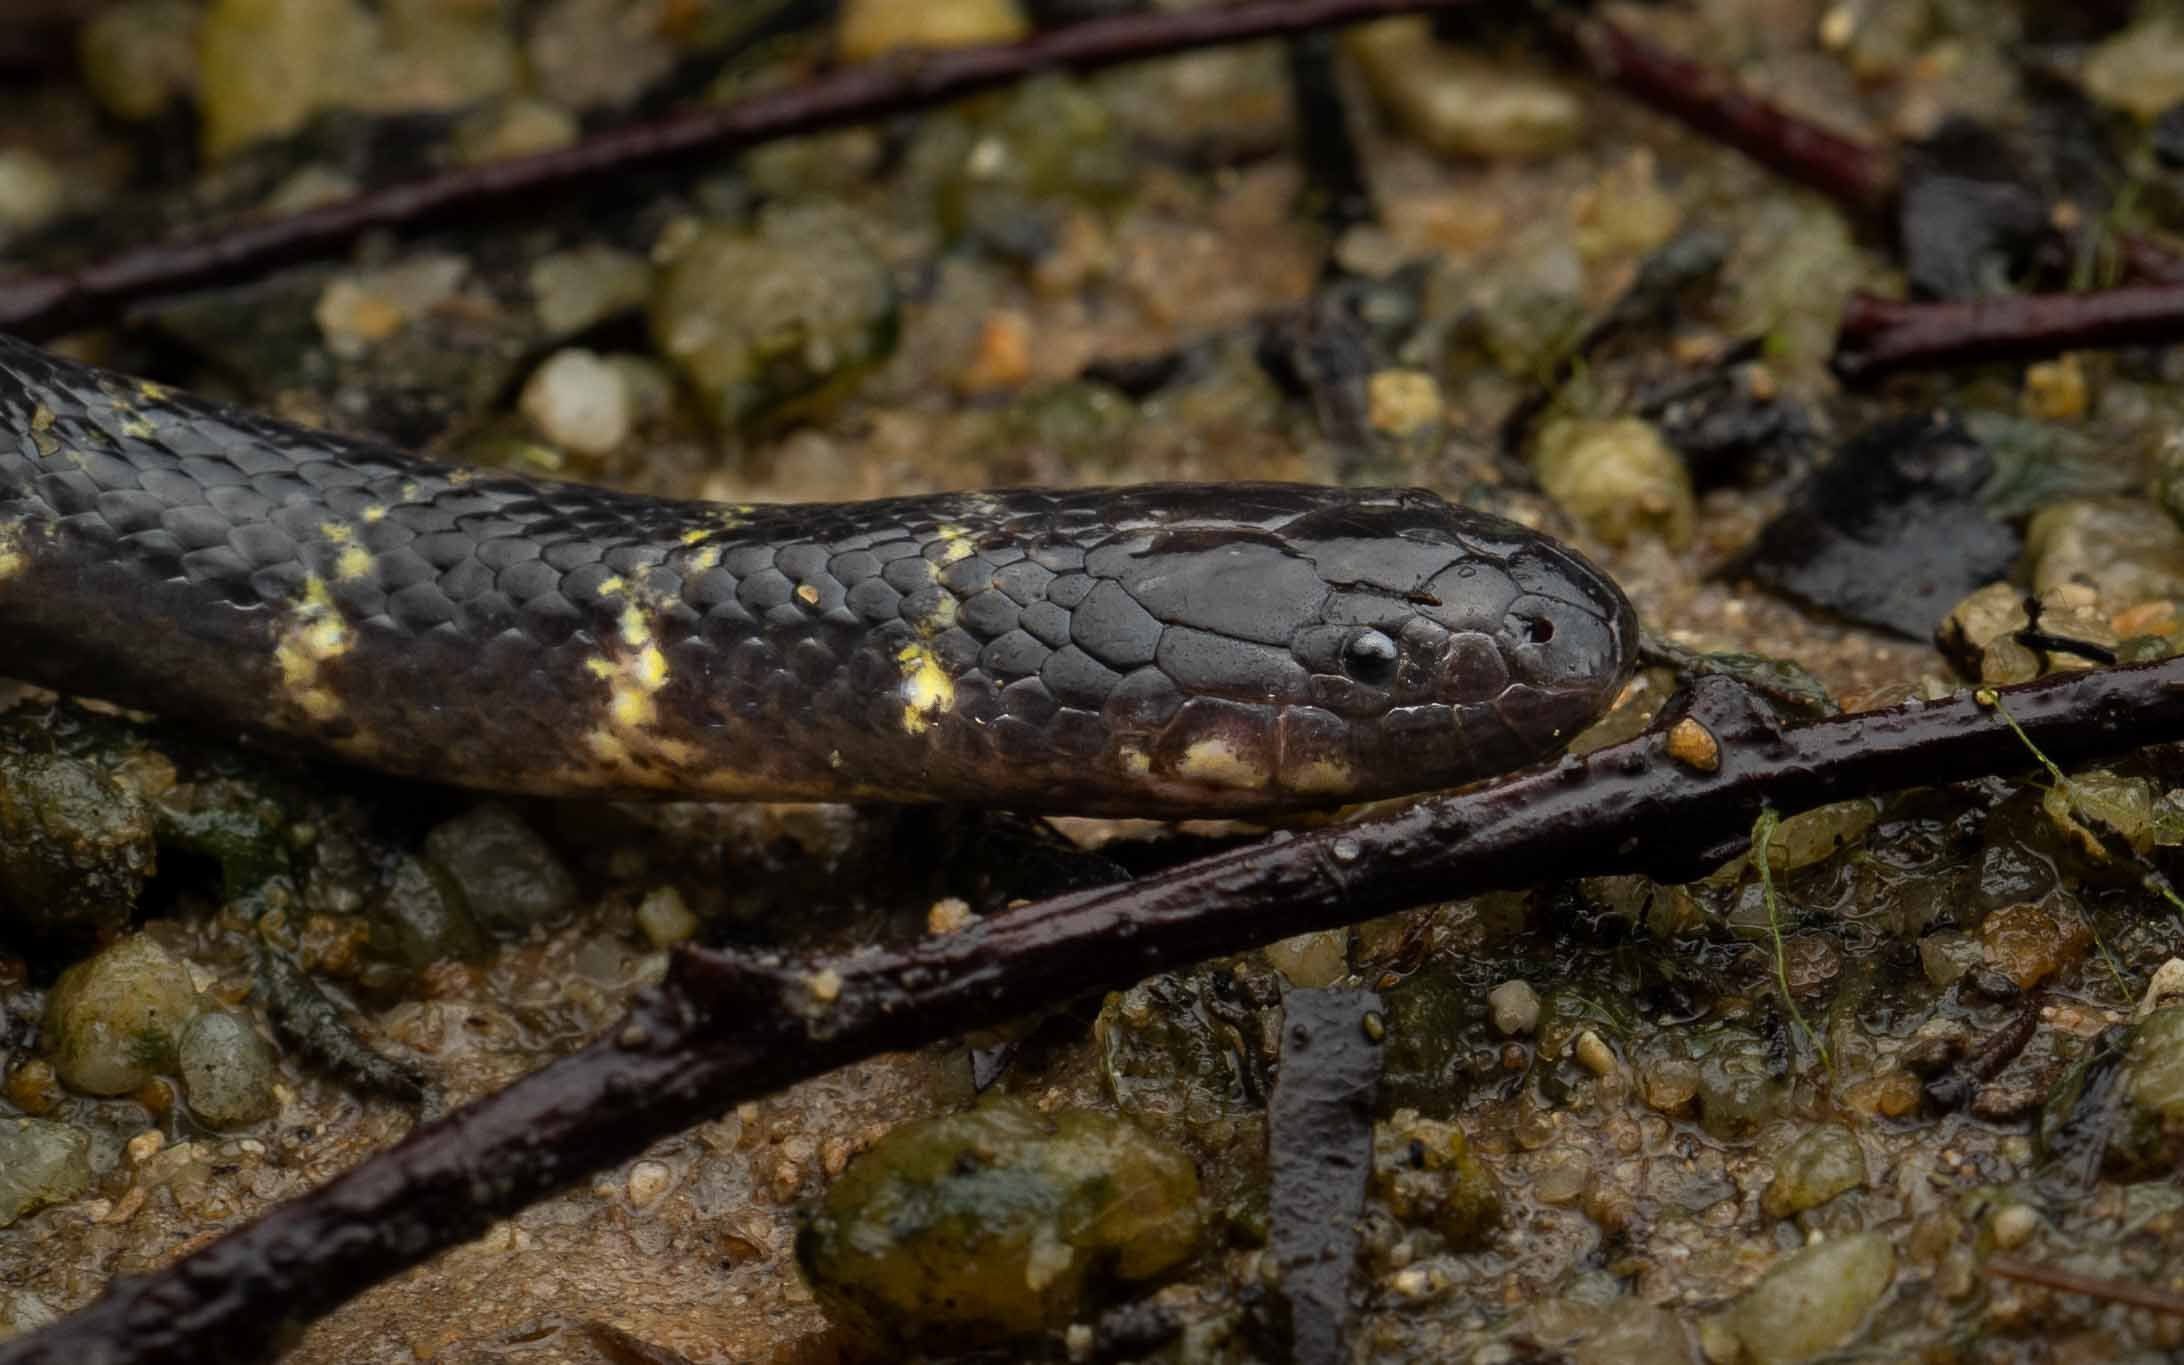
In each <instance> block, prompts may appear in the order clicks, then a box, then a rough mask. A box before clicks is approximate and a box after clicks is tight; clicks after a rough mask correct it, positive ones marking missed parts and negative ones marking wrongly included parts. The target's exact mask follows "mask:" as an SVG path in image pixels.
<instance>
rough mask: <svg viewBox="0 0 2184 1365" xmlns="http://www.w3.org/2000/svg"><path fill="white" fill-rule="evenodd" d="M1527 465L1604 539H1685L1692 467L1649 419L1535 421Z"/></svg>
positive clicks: (1679, 544)
mask: <svg viewBox="0 0 2184 1365" xmlns="http://www.w3.org/2000/svg"><path fill="white" fill-rule="evenodd" d="M1531 458H1532V467H1533V469H1534V470H1535V471H1536V472H1537V473H1538V475H1539V483H1540V487H1541V488H1543V489H1545V490H1546V491H1547V495H1548V496H1549V497H1552V498H1553V499H1554V500H1555V501H1556V502H1558V503H1561V504H1562V506H1563V507H1564V508H1565V509H1566V510H1567V511H1568V512H1569V513H1570V515H1571V516H1573V517H1576V518H1577V519H1578V520H1579V521H1582V522H1584V523H1585V525H1586V526H1587V527H1589V528H1590V529H1591V530H1592V532H1593V534H1594V535H1597V536H1599V537H1600V538H1601V539H1602V540H1604V541H1606V542H1607V543H1608V544H1610V545H1617V546H1620V545H1626V544H1629V543H1630V541H1631V540H1633V539H1634V538H1637V537H1639V536H1658V537H1659V538H1660V539H1661V540H1662V541H1663V542H1665V543H1666V544H1667V545H1668V547H1669V548H1670V549H1673V550H1680V549H1683V548H1684V547H1685V546H1687V545H1689V544H1690V543H1691V534H1692V528H1693V526H1694V525H1695V524H1696V519H1697V516H1698V503H1697V496H1696V494H1695V493H1694V492H1693V491H1692V486H1691V471H1690V469H1689V468H1687V467H1686V466H1685V464H1684V462H1683V457H1682V456H1680V455H1678V454H1677V453H1676V452H1675V451H1674V450H1673V449H1672V448H1670V446H1669V444H1668V442H1667V441H1665V440H1663V439H1662V437H1661V433H1660V431H1659V429H1658V428H1656V427H1654V426H1653V424H1652V423H1650V422H1645V421H1641V420H1639V419H1638V418H1635V417H1619V418H1615V419H1613V420H1610V421H1579V420H1575V419H1569V418H1564V419H1558V420H1556V421H1551V422H1547V423H1545V424H1544V425H1542V426H1541V428H1540V432H1539V439H1538V440H1537V441H1536V442H1535V443H1534V445H1533V449H1532V457H1531Z"/></svg>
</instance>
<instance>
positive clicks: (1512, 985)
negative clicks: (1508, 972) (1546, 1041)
mask: <svg viewBox="0 0 2184 1365" xmlns="http://www.w3.org/2000/svg"><path fill="white" fill-rule="evenodd" d="M1486 1007H1487V1009H1488V1010H1490V1011H1491V1012H1492V1014H1493V1019H1494V1031H1495V1032H1496V1033H1499V1034H1501V1036H1502V1037H1504V1038H1515V1037H1518V1036H1519V1035H1522V1034H1528V1033H1530V1032H1532V1031H1533V1030H1534V1029H1536V1028H1538V1027H1539V992H1538V991H1535V990H1533V989H1532V985H1531V983H1530V982H1528V981H1515V980H1512V981H1504V982H1502V983H1501V984H1500V985H1499V986H1496V987H1495V988H1494V989H1493V990H1490V991H1488V992H1487V993H1486Z"/></svg>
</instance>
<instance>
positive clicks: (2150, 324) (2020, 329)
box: [1835, 284, 2184, 382]
mask: <svg viewBox="0 0 2184 1365" xmlns="http://www.w3.org/2000/svg"><path fill="white" fill-rule="evenodd" d="M2176 341H2184V285H2177V284H2140V285H2126V286H2124V287H2122V288H2118V289H2102V290H2097V291H2095V292H2092V293H2087V294H2009V295H2003V296H2000V297H1996V298H1991V299H1954V300H1945V301H1941V302H1935V303H1906V302H1903V301H1901V300H1897V299H1884V298H1879V297H1876V296H1874V295H1872V294H1853V295H1851V296H1850V299H1849V300H1848V302H1846V303H1845V305H1844V307H1843V321H1842V330H1841V332H1840V333H1839V334H1838V336H1837V338H1836V349H1835V369H1836V373H1838V374H1839V375H1841V376H1842V377H1843V378H1844V379H1846V380H1850V381H1854V382H1855V381H1863V380H1869V379H1874V378H1877V377H1879V376H1881V375H1884V374H1887V373H1889V372H1890V371H1893V370H1901V369H1908V368H1911V367H1913V366H1935V365H1964V364H1971V363H1974V362H1979V361H1989V360H2030V359H2037V358H2039V357H2041V356H2050V355H2055V354H2058V353H2059V352H2062V351H2068V350H2077V349H2081V348H2089V347H2090V348H2098V347H2116V346H2152V345H2164V344H2168V343H2171V342H2176Z"/></svg>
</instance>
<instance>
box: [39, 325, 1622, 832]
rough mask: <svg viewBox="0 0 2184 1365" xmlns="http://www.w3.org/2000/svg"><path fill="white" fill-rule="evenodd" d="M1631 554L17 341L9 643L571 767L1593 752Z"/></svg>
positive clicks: (1092, 805) (521, 774)
mask: <svg viewBox="0 0 2184 1365" xmlns="http://www.w3.org/2000/svg"><path fill="white" fill-rule="evenodd" d="M1636 638H1637V628H1636V624H1635V621H1634V620H1633V617H1632V614H1631V609H1630V606H1629V604H1628V602H1626V601H1625V600H1624V598H1623V595H1622V594H1621V593H1620V592H1619V591H1618V590H1617V589H1616V587H1615V585H1614V584H1613V583H1612V582H1610V581H1609V580H1608V579H1607V578H1606V577H1605V576H1604V575H1602V574H1601V573H1600V572H1599V571H1598V570H1596V569H1594V568H1593V567H1592V566H1591V565H1589V564H1587V563H1586V562H1585V561H1584V560H1583V559H1581V558H1579V557H1578V556H1577V555H1576V554H1574V553H1573V552H1571V551H1570V550H1568V549H1565V548H1563V547H1562V546H1560V545H1557V544H1556V543H1554V542H1553V541H1551V540H1548V539H1547V538H1545V537H1543V536H1540V535H1538V534H1536V533H1534V532H1531V531H1528V530H1526V529H1524V528H1522V527H1520V526H1517V525H1515V524H1513V523H1511V522H1508V521H1505V520H1502V519H1499V518H1496V517H1492V516H1488V515H1485V514H1482V513H1479V512H1474V511H1470V510H1466V509H1463V508H1458V507H1452V506H1450V505H1449V504H1447V503H1445V502H1443V501H1442V500H1441V499H1439V498H1437V497H1435V496H1433V495H1432V494H1430V493H1426V492H1422V491H1418V490H1343V489H1331V488H1314V487H1305V486H1297V485H1284V484H1229V485H1184V484H1169V485H1146V486H1141V487H1133V488H1115V489H1082V490H1074V491H1069V492H1048V491H1036V490H1010V491H1003V492H993V493H954V494H941V495H937V496H931V497H918V498H898V499H890V500H886V501H880V502H866V503H845V504H830V505H804V506H750V507H729V506H724V505H718V504H707V503H687V502H670V501H663V500H660V499H655V498H648V497H638V496H633V495H630V494H624V493H616V492H611V491H607V490H603V489H598V488H589V487H583V486H579V485H574V484H561V483H552V482H545V481H538V480H532V479H526V478H518V477H513V476H509V475H505V474H493V473H474V472H472V471H469V470H464V469H458V468H453V467H449V466H446V465H437V464H430V463H426V462H423V461H420V460H417V459H414V458H412V457H410V456H407V455H404V454H402V453H400V452H397V451H394V450H391V449H388V448H385V447H382V446H378V445H373V444H370V443H368V442H363V441H357V440H350V439H346V438H342V437H337V436H331V435H327V434H325V433H321V432H313V431H309V430H305V429H303V428H300V427H295V426H290V425H287V424H284V423H281V422H277V421H274V420H272V419H270V418H266V417H262V416H258V415H255V414H252V413H250V412H247V411H244V410H241V409H238V408H234V407H230V406H226V405H223V404H218V403H213V402H208V401H205V400H202V399H197V398H193V397H189V396H187V395H184V394H179V393H173V392H170V391H168V390H166V389H163V388H161V387H159V386H157V385H153V384H149V383H145V382H142V381H139V380H134V379H130V378H126V377H124V376H120V375H115V374H110V373H106V372H103V371H99V370H94V369H90V368H87V367H85V366H81V365H77V364H74V363H71V362H68V361H65V360H62V359H59V358H57V357H55V356H52V355H48V354H46V353H45V352H43V351H40V350H38V349H36V348H34V347H32V346H29V345H27V344H25V343H22V342H20V341H16V340H13V339H11V338H5V337H0V639H4V640H6V641H7V644H8V647H9V650H10V652H9V654H8V655H7V656H6V658H5V659H4V660H0V673H5V674H9V675H13V676H16V677H19V678H23V679H26V680H29V681H32V682H36V683H40V684H44V685H46V686H50V687H55V688H59V689H62V690H65V691H70V692H76V693H80V694H84V695H89V696H95V697H102V698H105V699H108V700H111V701H115V702H121V703H124V704H127V705H131V706H136V707H141V708H144V709H147V710H151V711H154V712H158V713H161V714H164V715H169V716H173V717H177V718H182V719H187V720H190V721H194V722H196V723H198V724H200V725H203V726H207V727H211V728H214V729H216V730H220V731H225V732H230V733H248V734H268V733H270V734H277V735H279V736H283V737H286V738H288V739H290V740H295V741H301V742H303V743H305V744H307V745H309V746H312V747H316V748H319V749H322V750H326V751H330V752H332V753H334V754H337V755H339V756H341V757H343V758H346V759H348V760H351V761H354V762H358V763H363V764H368V765H371V766H373V767H377V768H382V769H386V770H389V771H393V772H398V773H404V774H409V775H413V776H417V777H423V778H429V779H433V780H436V781H443V782H451V783H459V784H463V785H467V786H473V787H481V788H489V789H496V790H504V791H514V792H531V793H541V794H580V793H581V794H600V795H604V794H650V795H681V796H690V797H729V798H777V799H814V800H962V801H973V802H981V803H986V804H992V805H1002V806H1015V807H1020V808H1026V809H1040V810H1063V811H1076V812H1084V813H1112V814H1127V815H1209V814H1225V813H1243V812H1252V811H1261V810H1267V809H1273V808H1281V807H1296V806H1310V805H1326V804H1331V803H1335V802H1340V801H1348V800H1357V799H1362V798H1367V797H1373V796H1382V795H1391V794H1398V793H1403V792H1412V791H1420V790H1425V789H1429V788H1434V787H1443V786H1449V785H1453V784H1456V783H1461V782H1465V781H1469V780H1472V779H1475V778H1478V777H1482V776H1486V775H1489V774H1492V773H1496V772H1500V771H1502V770H1504V769H1507V768H1511V767H1514V766H1517V765H1520V764H1522V763H1525V762H1528V761H1531V760H1533V759H1536V758H1539V757H1541V756H1543V755H1545V754H1548V753H1551V752H1553V751H1554V750H1556V749H1557V748H1559V747H1560V746H1561V745H1562V744H1563V743H1564V742H1565V741H1566V740H1567V739H1568V738H1569V737H1570V735H1571V734H1573V733H1574V732H1575V731H1577V730H1578V729H1579V728H1581V727H1583V726H1584V725H1585V724H1587V723H1588V722H1589V721H1590V720H1591V719H1592V718H1593V717H1594V716H1596V715H1597V714H1598V713H1599V712H1600V711H1601V710H1602V709H1603V708H1604V707H1605V706H1606V705H1607V704H1608V703H1609V701H1611V700H1612V699H1613V697H1614V696H1615V693H1616V691H1617V690H1618V689H1619V688H1620V687H1621V685H1622V683H1623V681H1624V679H1625V678H1626V677H1627V676H1628V674H1629V672H1630V669H1631V667H1632V659H1633V653H1634V649H1635V643H1636Z"/></svg>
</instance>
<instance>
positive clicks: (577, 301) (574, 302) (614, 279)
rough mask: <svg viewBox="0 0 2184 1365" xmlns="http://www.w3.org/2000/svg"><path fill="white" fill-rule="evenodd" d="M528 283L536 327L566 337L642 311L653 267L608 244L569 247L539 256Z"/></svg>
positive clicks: (648, 293) (552, 334) (650, 290)
mask: <svg viewBox="0 0 2184 1365" xmlns="http://www.w3.org/2000/svg"><path fill="white" fill-rule="evenodd" d="M527 283H528V284H529V285H530V288H531V300H532V304H533V306H534V307H536V308H537V310H538V321H539V325H540V326H541V327H543V328H545V329H546V331H547V333H548V334H549V335H551V336H557V337H565V336H570V335H573V334H575V333H577V332H581V331H583V330H584V329H585V328H587V327H590V326H591V325H592V324H594V323H596V322H601V321H604V320H605V319H607V318H610V317H613V316H614V315H615V314H617V313H625V312H634V311H635V310H637V309H639V308H642V307H643V306H644V303H645V300H646V298H648V297H650V295H651V293H652V264H651V262H649V261H647V260H646V259H645V258H644V257H642V256H639V255H637V254H636V253H634V252H629V251H617V250H615V249H614V248H613V247H610V246H581V247H574V248H571V249H570V250H568V251H557V252H554V253H553V254H552V255H550V256H541V257H539V258H538V260H537V261H536V262H534V263H533V264H532V266H531V273H530V277H529V279H528V281H527Z"/></svg>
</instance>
